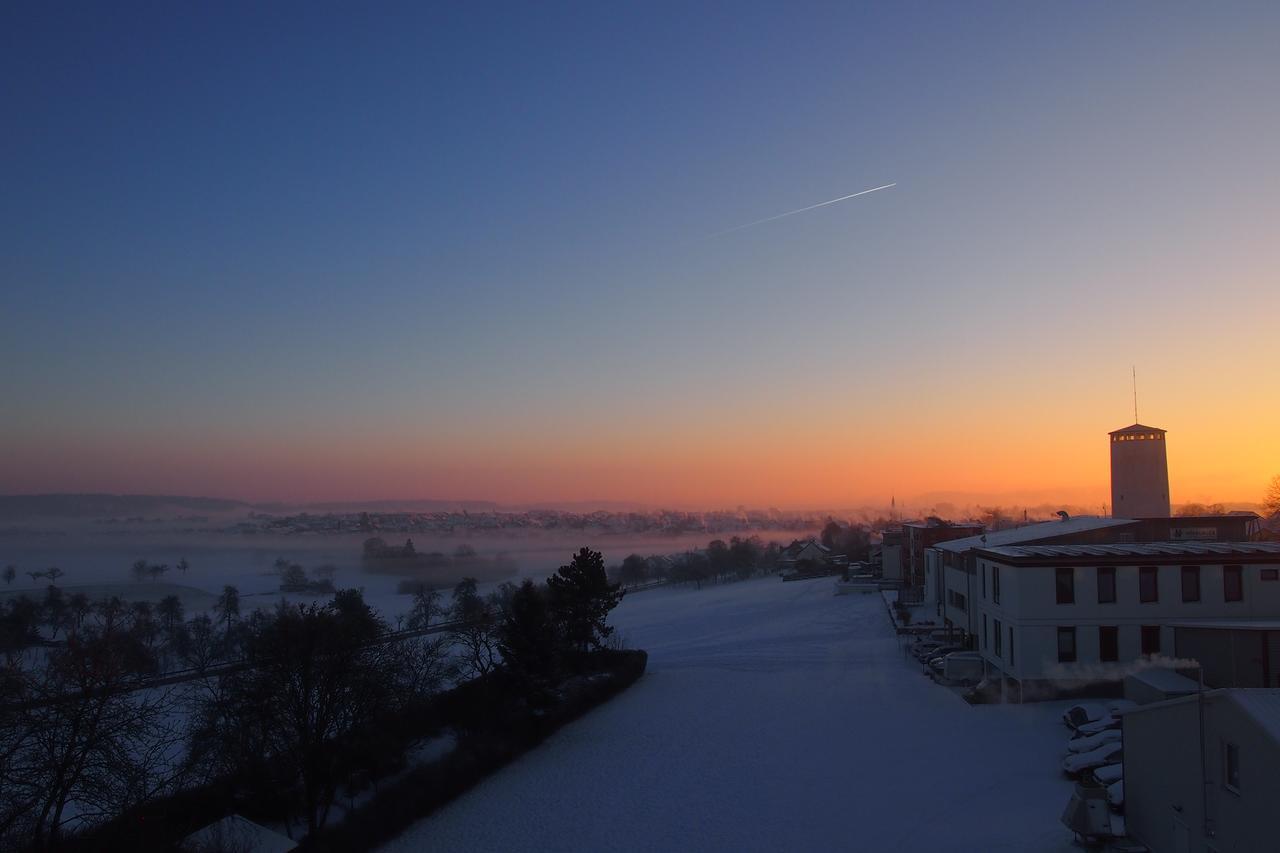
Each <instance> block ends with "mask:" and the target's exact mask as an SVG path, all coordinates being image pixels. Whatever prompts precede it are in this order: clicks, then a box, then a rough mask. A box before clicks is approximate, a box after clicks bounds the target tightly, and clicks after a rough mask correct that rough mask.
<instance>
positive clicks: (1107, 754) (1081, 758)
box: [1062, 741, 1124, 776]
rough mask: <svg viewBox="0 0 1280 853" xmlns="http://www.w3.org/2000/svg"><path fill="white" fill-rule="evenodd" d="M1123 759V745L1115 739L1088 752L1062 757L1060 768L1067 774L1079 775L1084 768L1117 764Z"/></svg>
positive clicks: (1089, 768)
mask: <svg viewBox="0 0 1280 853" xmlns="http://www.w3.org/2000/svg"><path fill="white" fill-rule="evenodd" d="M1123 760H1124V745H1123V744H1121V743H1120V742H1118V741H1116V742H1113V743H1109V744H1106V745H1105V746H1100V747H1098V748H1097V749H1093V750H1090V751H1089V752H1073V753H1072V754H1071V755H1068V756H1067V757H1066V758H1064V759H1062V770H1063V772H1064V773H1066V774H1067V775H1069V776H1079V775H1080V774H1081V773H1083V772H1084V771H1086V770H1092V769H1093V768H1095V767H1101V766H1102V765H1104V764H1117V763H1119V762H1120V761H1123Z"/></svg>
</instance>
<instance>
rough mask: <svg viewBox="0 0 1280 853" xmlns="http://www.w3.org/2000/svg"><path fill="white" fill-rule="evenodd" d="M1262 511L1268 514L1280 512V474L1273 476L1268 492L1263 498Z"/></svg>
mask: <svg viewBox="0 0 1280 853" xmlns="http://www.w3.org/2000/svg"><path fill="white" fill-rule="evenodd" d="M1262 511H1263V513H1264V514H1266V515H1267V516H1273V515H1276V514H1277V513H1280V474H1277V475H1276V476H1274V477H1272V478H1271V483H1270V485H1268V486H1267V494H1266V496H1265V497H1263V499H1262Z"/></svg>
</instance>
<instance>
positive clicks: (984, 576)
mask: <svg viewBox="0 0 1280 853" xmlns="http://www.w3.org/2000/svg"><path fill="white" fill-rule="evenodd" d="M982 597H983V598H986V597H987V567H986V566H983V567H982Z"/></svg>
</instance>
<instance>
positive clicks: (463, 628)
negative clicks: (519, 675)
mask: <svg viewBox="0 0 1280 853" xmlns="http://www.w3.org/2000/svg"><path fill="white" fill-rule="evenodd" d="M499 609H500V605H499V604H498V603H497V602H496V601H494V600H492V599H491V600H489V601H486V600H485V599H483V598H481V597H480V595H479V593H478V592H476V579H475V578H463V579H462V580H461V581H459V582H458V584H457V586H455V587H454V588H453V602H452V604H451V605H450V606H449V621H451V622H453V623H454V626H453V627H452V628H451V629H450V630H449V639H450V641H451V642H452V643H453V644H454V645H455V646H456V647H457V648H458V649H459V650H460V652H461V654H460V655H459V667H460V668H461V670H462V674H463V676H464V677H466V678H479V677H480V676H482V675H488V674H489V673H490V672H492V671H493V669H494V667H495V666H497V662H498V658H499V652H498V637H497V633H496V632H497V620H496V618H495V613H496V612H498V610H499Z"/></svg>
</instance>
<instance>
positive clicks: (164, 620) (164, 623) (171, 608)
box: [156, 595, 182, 639]
mask: <svg viewBox="0 0 1280 853" xmlns="http://www.w3.org/2000/svg"><path fill="white" fill-rule="evenodd" d="M156 615H157V616H159V617H160V627H162V628H163V629H164V632H165V634H167V635H168V636H169V637H170V639H172V637H173V632H174V631H175V630H176V629H177V628H178V626H179V625H181V624H182V599H181V598H178V596H176V595H166V596H165V597H164V598H162V599H160V603H159V604H157V605H156Z"/></svg>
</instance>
